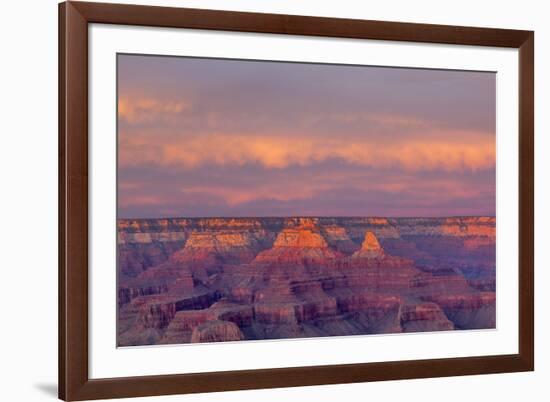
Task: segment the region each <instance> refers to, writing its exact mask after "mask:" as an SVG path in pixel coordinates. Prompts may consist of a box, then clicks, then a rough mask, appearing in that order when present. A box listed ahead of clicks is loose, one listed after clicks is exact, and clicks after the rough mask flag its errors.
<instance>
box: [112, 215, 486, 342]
mask: <svg viewBox="0 0 550 402" xmlns="http://www.w3.org/2000/svg"><path fill="white" fill-rule="evenodd" d="M118 228H119V249H118V262H119V264H118V269H119V272H118V274H119V275H118V277H119V283H118V306H119V307H118V309H119V311H118V345H119V346H131V345H144V344H159V343H189V342H221V341H240V340H247V339H280V338H294V337H316V336H334V335H360V334H375V333H378V334H380V333H395V332H419V331H441V330H457V329H482V328H494V326H495V303H496V300H495V292H494V289H495V276H496V275H495V220H494V218H491V217H464V218H433V219H430V218H251V219H248V218H212V219H160V220H121V221H119V223H118Z"/></svg>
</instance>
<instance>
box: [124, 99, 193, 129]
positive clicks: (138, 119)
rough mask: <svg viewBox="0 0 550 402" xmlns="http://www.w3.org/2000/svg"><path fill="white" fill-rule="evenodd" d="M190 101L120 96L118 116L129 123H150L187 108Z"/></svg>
mask: <svg viewBox="0 0 550 402" xmlns="http://www.w3.org/2000/svg"><path fill="white" fill-rule="evenodd" d="M190 107H191V105H190V103H188V102H186V101H183V100H178V101H167V100H162V101H161V100H158V99H154V98H140V97H137V98H132V97H128V96H126V97H124V96H122V97H120V98H119V99H118V117H119V118H120V119H122V120H125V121H126V122H128V123H130V124H141V123H151V122H153V121H157V120H162V119H165V118H167V117H169V116H173V115H178V114H180V113H181V112H183V111H186V110H189V109H190Z"/></svg>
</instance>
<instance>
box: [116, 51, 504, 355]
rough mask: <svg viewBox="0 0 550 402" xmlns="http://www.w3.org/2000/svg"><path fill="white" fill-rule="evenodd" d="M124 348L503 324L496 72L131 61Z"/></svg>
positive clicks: (120, 166)
mask: <svg viewBox="0 0 550 402" xmlns="http://www.w3.org/2000/svg"><path fill="white" fill-rule="evenodd" d="M116 73H117V264H116V267H117V303H118V306H113V308H117V309H118V311H117V346H118V347H128V346H143V345H163V344H187V343H206V342H228V341H231V342H235V341H249V340H255V341H258V340H273V339H289V338H315V337H326V336H350V335H355V336H358V335H363V336H365V335H372V334H397V333H399V334H402V335H401V336H409V335H407V334H408V333H413V332H434V331H464V330H494V329H495V328H496V325H497V323H496V307H495V306H496V292H495V289H496V224H497V222H496V74H495V73H494V72H491V71H468V70H445V69H426V68H424V69H420V68H396V67H390V66H389V67H384V66H366V65H346V64H325V63H302V62H285V61H269V60H240V59H222V58H201V57H169V56H163V55H158V56H157V55H140V54H124V53H120V54H117V72H116Z"/></svg>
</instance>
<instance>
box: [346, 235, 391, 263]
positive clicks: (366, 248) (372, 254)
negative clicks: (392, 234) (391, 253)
mask: <svg viewBox="0 0 550 402" xmlns="http://www.w3.org/2000/svg"><path fill="white" fill-rule="evenodd" d="M383 256H384V249H382V247H381V246H380V243H379V242H378V239H377V238H376V236H375V235H374V233H372V232H367V233H366V234H365V240H363V243H362V244H361V249H360V250H358V251H356V252H355V253H354V254H353V258H382V257H383Z"/></svg>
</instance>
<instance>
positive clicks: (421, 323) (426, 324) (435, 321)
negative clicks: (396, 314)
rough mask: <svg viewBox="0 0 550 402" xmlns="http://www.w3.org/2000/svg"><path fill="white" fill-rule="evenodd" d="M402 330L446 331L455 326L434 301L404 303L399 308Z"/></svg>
mask: <svg viewBox="0 0 550 402" xmlns="http://www.w3.org/2000/svg"><path fill="white" fill-rule="evenodd" d="M400 319H401V327H402V328H403V332H427V331H448V330H451V329H454V328H455V326H454V324H453V323H452V321H450V320H449V319H448V318H447V316H446V315H445V313H444V312H443V310H442V309H441V307H439V305H437V304H436V303H419V304H414V305H405V306H403V307H402V309H401V316H400Z"/></svg>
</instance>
